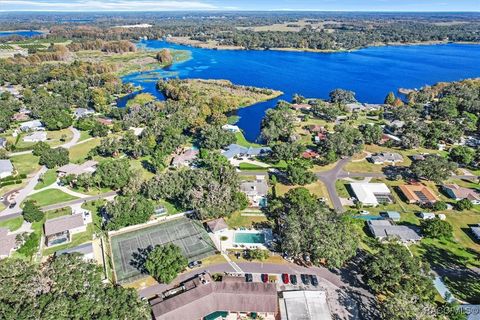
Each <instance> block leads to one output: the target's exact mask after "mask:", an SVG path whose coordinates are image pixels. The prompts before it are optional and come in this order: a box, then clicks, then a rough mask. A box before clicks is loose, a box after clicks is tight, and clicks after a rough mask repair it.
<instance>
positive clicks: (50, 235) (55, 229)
mask: <svg viewBox="0 0 480 320" xmlns="http://www.w3.org/2000/svg"><path fill="white" fill-rule="evenodd" d="M43 230H44V232H45V245H46V246H47V247H50V246H54V245H58V244H63V243H67V242H70V241H71V240H72V235H74V234H76V233H80V232H85V231H87V225H86V223H85V221H84V216H83V214H72V215H67V216H62V217H58V218H55V219H50V220H47V221H45V224H44V225H43Z"/></svg>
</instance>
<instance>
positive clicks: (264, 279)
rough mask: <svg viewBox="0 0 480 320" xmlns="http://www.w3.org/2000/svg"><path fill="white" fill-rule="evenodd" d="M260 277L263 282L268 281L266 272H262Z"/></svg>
mask: <svg viewBox="0 0 480 320" xmlns="http://www.w3.org/2000/svg"><path fill="white" fill-rule="evenodd" d="M261 278H262V282H264V283H267V282H268V274H266V273H262V276H261Z"/></svg>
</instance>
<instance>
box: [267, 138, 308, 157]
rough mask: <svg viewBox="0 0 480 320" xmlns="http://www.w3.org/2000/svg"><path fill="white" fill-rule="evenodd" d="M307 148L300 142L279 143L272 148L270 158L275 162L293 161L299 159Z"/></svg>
mask: <svg viewBox="0 0 480 320" xmlns="http://www.w3.org/2000/svg"><path fill="white" fill-rule="evenodd" d="M303 151H305V146H304V145H303V144H301V143H299V142H278V143H276V144H274V145H273V146H272V153H271V154H270V157H271V158H272V160H274V161H281V160H284V161H293V160H295V159H298V158H299V157H300V155H301V154H302V152H303Z"/></svg>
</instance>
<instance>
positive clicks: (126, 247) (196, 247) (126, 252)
mask: <svg viewBox="0 0 480 320" xmlns="http://www.w3.org/2000/svg"><path fill="white" fill-rule="evenodd" d="M110 243H111V248H112V258H113V267H114V270H115V278H116V279H117V282H119V283H126V282H131V281H134V280H137V279H139V278H142V277H144V276H145V274H142V272H141V270H140V268H139V267H137V265H138V261H139V260H141V259H139V258H138V257H139V256H141V252H142V250H143V249H146V248H148V247H149V246H152V247H154V246H155V245H159V244H160V245H162V244H166V243H174V244H176V245H177V246H179V247H180V248H181V250H182V251H183V254H184V255H185V257H187V259H188V261H193V260H200V259H203V258H206V257H208V256H210V255H213V254H214V253H215V250H216V248H215V246H214V244H213V242H212V241H211V239H210V237H209V236H208V234H207V232H206V231H205V229H204V228H203V226H202V225H201V224H200V223H198V222H197V221H194V220H191V219H187V218H179V219H175V220H171V221H167V222H163V223H159V224H156V225H153V226H148V227H145V228H143V229H139V230H134V231H130V232H126V233H122V234H119V235H115V236H112V237H111V239H110Z"/></svg>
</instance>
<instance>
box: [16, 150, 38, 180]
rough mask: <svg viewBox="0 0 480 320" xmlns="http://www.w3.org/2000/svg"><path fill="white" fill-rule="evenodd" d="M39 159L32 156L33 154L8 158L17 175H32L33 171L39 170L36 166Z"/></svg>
mask: <svg viewBox="0 0 480 320" xmlns="http://www.w3.org/2000/svg"><path fill="white" fill-rule="evenodd" d="M38 159H39V157H37V156H34V155H33V154H31V153H29V154H22V155H19V156H13V157H11V158H10V160H11V161H12V163H13V165H14V167H15V169H17V171H18V173H19V174H26V175H29V174H32V173H34V172H35V171H37V170H39V169H40V165H39V164H38Z"/></svg>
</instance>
